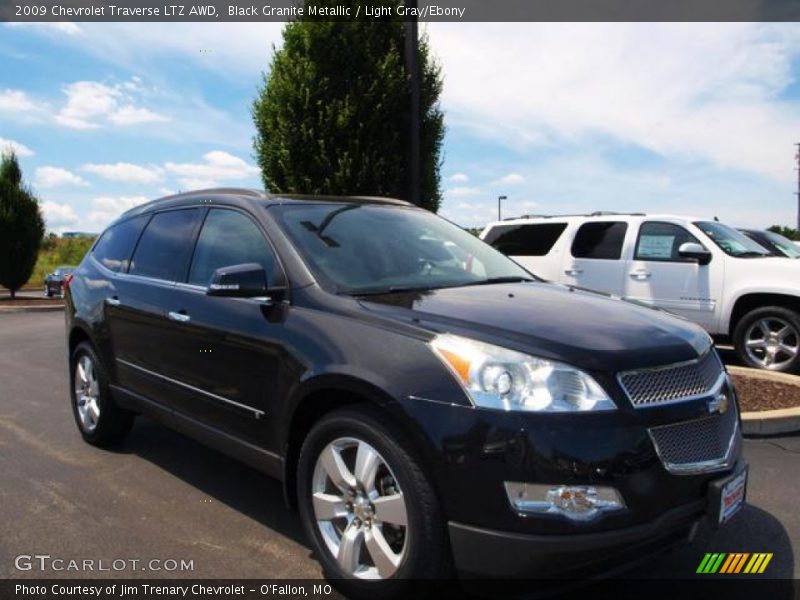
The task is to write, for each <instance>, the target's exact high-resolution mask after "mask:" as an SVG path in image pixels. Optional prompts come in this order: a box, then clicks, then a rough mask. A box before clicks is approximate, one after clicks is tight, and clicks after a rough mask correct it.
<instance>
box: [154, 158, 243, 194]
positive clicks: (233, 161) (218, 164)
mask: <svg viewBox="0 0 800 600" xmlns="http://www.w3.org/2000/svg"><path fill="white" fill-rule="evenodd" d="M203 161H204V162H202V163H172V162H168V163H167V164H166V165H164V167H165V168H166V170H167V171H168V172H170V173H172V174H173V175H175V176H176V177H177V178H178V182H179V183H180V184H181V186H183V187H184V188H188V189H196V188H206V187H214V186H216V185H219V184H220V182H223V181H231V180H241V179H246V178H249V177H255V176H257V175H258V173H259V170H258V168H257V167H255V166H253V165H251V164H249V163H247V162H245V161H244V160H242V159H241V158H239V157H238V156H234V155H233V154H229V153H227V152H222V151H220V150H215V151H213V152H208V153H206V154H204V155H203Z"/></svg>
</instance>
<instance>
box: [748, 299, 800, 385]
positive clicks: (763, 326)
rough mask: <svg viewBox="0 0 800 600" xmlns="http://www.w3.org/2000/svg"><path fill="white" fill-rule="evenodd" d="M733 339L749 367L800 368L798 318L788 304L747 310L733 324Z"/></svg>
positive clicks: (783, 370)
mask: <svg viewBox="0 0 800 600" xmlns="http://www.w3.org/2000/svg"><path fill="white" fill-rule="evenodd" d="M733 342H734V345H735V347H736V351H737V353H738V354H739V357H740V358H741V359H742V361H743V362H744V363H745V364H746V365H747V366H748V367H753V368H756V369H767V370H770V371H780V372H796V371H797V370H798V369H800V318H798V315H797V313H795V312H794V311H791V310H789V309H787V308H783V307H782V306H766V307H763V308H757V309H755V310H752V311H750V312H749V313H747V314H746V315H745V316H744V317H742V319H741V320H740V321H739V323H738V324H737V325H736V329H735V331H734V334H733Z"/></svg>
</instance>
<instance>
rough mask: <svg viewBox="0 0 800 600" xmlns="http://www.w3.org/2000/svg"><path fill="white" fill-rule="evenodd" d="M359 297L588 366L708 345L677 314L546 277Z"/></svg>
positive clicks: (388, 312)
mask: <svg viewBox="0 0 800 600" xmlns="http://www.w3.org/2000/svg"><path fill="white" fill-rule="evenodd" d="M360 302H361V305H362V306H363V307H364V308H366V309H367V310H369V311H372V312H373V313H377V314H380V315H381V316H383V317H385V318H390V319H394V320H400V321H404V322H407V323H410V324H413V325H416V326H418V327H419V326H421V327H424V328H426V329H428V330H430V331H432V332H436V333H441V332H450V333H454V334H457V335H462V336H465V337H472V338H475V339H481V340H483V341H486V342H489V343H494V344H498V345H502V346H506V347H509V348H513V349H516V350H520V351H523V352H528V353H531V354H535V355H538V356H542V357H545V358H549V359H552V360H560V361H563V362H567V363H570V364H573V365H576V366H579V367H581V368H584V369H588V370H597V371H605V372H618V371H625V370H629V369H636V368H641V367H648V366H655V365H665V364H670V363H675V362H681V361H685V360H691V359H694V358H697V356H698V355H700V354H702V353H704V352H705V351H706V350H707V349H708V347H709V345H710V338H709V336H708V335H707V334H706V333H705V332H704V331H703V330H702V329H701V328H700V327H698V326H696V325H694V324H692V323H690V322H689V321H686V320H684V319H680V318H677V317H674V316H672V315H669V314H667V313H665V312H662V311H658V310H654V309H650V308H646V307H643V306H639V305H635V304H633V303H630V302H626V301H622V300H617V299H612V298H611V297H609V296H606V295H603V294H597V293H594V292H587V291H584V290H577V289H574V288H569V287H566V286H561V285H556V284H550V283H540V282H535V283H513V284H497V285H479V286H465V287H457V288H444V289H439V290H431V291H423V292H413V293H408V292H403V293H391V294H383V295H377V296H369V297H363V298H362V299H361V300H360Z"/></svg>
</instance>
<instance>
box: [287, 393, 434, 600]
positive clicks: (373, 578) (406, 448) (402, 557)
mask: <svg viewBox="0 0 800 600" xmlns="http://www.w3.org/2000/svg"><path fill="white" fill-rule="evenodd" d="M298 499H299V507H300V514H301V517H302V520H303V526H304V528H305V530H306V533H307V534H308V537H309V539H310V540H311V542H312V544H313V546H314V549H315V551H316V554H317V555H318V556H319V559H320V562H321V563H322V566H323V569H324V571H325V573H326V575H328V576H329V577H330V578H331V579H333V580H337V584H338V586H339V588H340V589H341V591H342V592H343V593H345V594H346V595H347V596H350V597H354V598H399V597H406V596H408V594H409V593H410V592H411V585H412V584H414V585H417V586H418V585H419V584H420V581H421V580H430V579H437V578H442V579H444V578H446V577H448V576H449V575H450V570H449V547H448V544H447V537H446V534H445V523H444V519H443V517H442V515H441V511H440V508H439V503H438V500H437V498H436V496H435V494H434V491H433V489H432V486H431V485H430V483H429V481H428V478H427V476H426V475H425V473H424V472H423V470H422V469H421V468H420V466H419V463H418V461H417V459H416V458H415V457H414V454H413V453H412V452H411V449H410V444H409V443H408V441H407V439H406V438H405V436H403V435H402V434H401V433H400V432H398V431H397V430H396V429H395V428H394V427H393V426H391V425H390V424H389V423H388V422H387V421H386V419H385V418H384V417H383V415H381V414H380V413H379V412H377V411H375V410H372V409H371V408H370V407H361V408H358V409H345V410H340V411H336V412H334V413H331V414H330V415H327V416H326V417H324V418H323V419H322V420H321V421H319V422H318V423H317V424H316V425H315V426H314V427H313V428H312V430H311V432H310V433H309V435H308V437H307V438H306V440H305V443H304V444H303V448H302V450H301V453H300V458H299V463H298ZM419 591H421V590H420V588H416V589H415V590H414V592H419ZM414 595H417V594H416V593H415V594H414Z"/></svg>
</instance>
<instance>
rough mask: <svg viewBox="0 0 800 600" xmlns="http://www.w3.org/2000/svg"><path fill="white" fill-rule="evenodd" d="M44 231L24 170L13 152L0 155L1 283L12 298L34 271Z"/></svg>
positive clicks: (37, 204)
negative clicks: (23, 177)
mask: <svg viewBox="0 0 800 600" xmlns="http://www.w3.org/2000/svg"><path fill="white" fill-rule="evenodd" d="M43 235H44V221H43V220H42V215H41V213H40V212H39V203H38V202H37V201H36V198H35V197H34V196H33V194H32V193H31V192H30V191H29V190H28V189H27V187H25V186H24V185H23V183H22V170H21V169H20V167H19V161H17V157H16V155H15V154H14V153H13V152H11V153H8V154H4V155H3V156H2V159H0V285H3V286H5V287H7V288H8V289H9V290H10V291H11V298H12V299H13V298H14V297H15V295H16V292H17V290H18V289H19V288H20V287H22V286H23V285H24V284H25V282H26V281H28V278H30V276H31V273H32V272H33V267H34V265H35V264H36V258H37V255H38V252H39V244H40V243H41V241H42V236H43Z"/></svg>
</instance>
